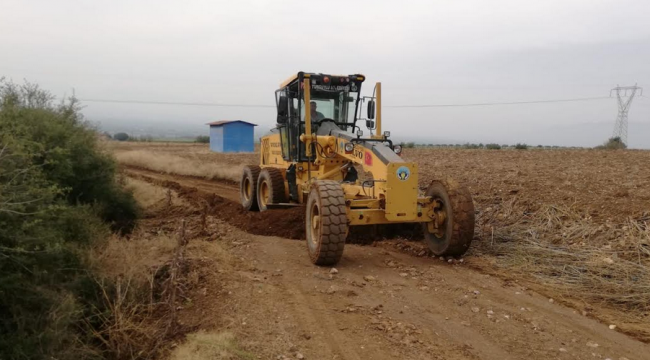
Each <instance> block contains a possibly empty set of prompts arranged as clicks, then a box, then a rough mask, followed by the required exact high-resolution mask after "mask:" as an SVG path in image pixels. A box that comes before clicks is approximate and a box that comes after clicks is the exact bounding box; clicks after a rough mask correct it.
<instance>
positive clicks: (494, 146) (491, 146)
mask: <svg viewBox="0 0 650 360" xmlns="http://www.w3.org/2000/svg"><path fill="white" fill-rule="evenodd" d="M485 148H486V149H489V150H501V145H499V144H486V145H485Z"/></svg>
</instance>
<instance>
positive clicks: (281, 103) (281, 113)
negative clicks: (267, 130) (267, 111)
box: [278, 96, 289, 124]
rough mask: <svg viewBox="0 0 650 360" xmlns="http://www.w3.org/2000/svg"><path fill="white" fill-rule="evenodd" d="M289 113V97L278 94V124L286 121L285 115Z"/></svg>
mask: <svg viewBox="0 0 650 360" xmlns="http://www.w3.org/2000/svg"><path fill="white" fill-rule="evenodd" d="M288 113H289V98H287V97H286V96H280V97H279V98H278V124H286V123H287V117H288V116H287V115H288Z"/></svg>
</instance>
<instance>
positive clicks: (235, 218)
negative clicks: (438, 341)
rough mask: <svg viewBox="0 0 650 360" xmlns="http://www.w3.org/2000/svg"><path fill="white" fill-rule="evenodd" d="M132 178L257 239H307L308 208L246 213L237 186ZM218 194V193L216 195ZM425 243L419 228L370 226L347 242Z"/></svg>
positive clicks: (354, 230) (134, 171) (142, 172)
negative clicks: (400, 240) (167, 191)
mask: <svg viewBox="0 0 650 360" xmlns="http://www.w3.org/2000/svg"><path fill="white" fill-rule="evenodd" d="M127 174H128V175H129V176H131V177H134V178H138V179H141V180H145V181H147V182H150V183H153V184H156V185H158V186H162V187H165V188H168V189H172V190H174V191H176V192H177V193H178V194H179V196H181V197H183V198H184V199H187V200H189V201H191V202H192V203H194V204H196V205H197V206H198V207H199V208H202V209H204V211H206V210H207V213H208V214H210V215H214V216H216V217H218V218H219V219H221V220H223V221H226V222H228V223H229V224H231V225H233V226H235V227H237V228H239V229H241V230H243V231H245V232H247V233H250V234H255V235H266V236H277V237H283V238H287V239H304V238H305V208H304V207H302V206H298V207H292V208H286V209H274V210H269V211H263V212H258V211H246V210H244V209H243V208H242V206H241V204H240V203H239V189H238V187H237V186H238V185H237V184H234V183H230V182H220V181H210V180H205V179H201V178H197V177H192V176H183V177H182V179H183V184H182V185H181V184H180V183H179V182H177V181H174V180H178V179H179V176H175V175H168V174H160V173H156V172H153V171H149V170H146V169H138V168H132V167H129V168H128V170H127ZM215 190H216V191H218V192H219V193H218V194H217V193H215V192H214V191H215ZM393 238H403V239H411V240H421V239H423V235H422V228H421V225H420V224H391V225H367V226H354V227H351V228H350V234H349V236H348V242H350V243H360V244H364V243H372V242H374V241H377V239H393Z"/></svg>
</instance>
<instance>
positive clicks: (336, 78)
mask: <svg viewBox="0 0 650 360" xmlns="http://www.w3.org/2000/svg"><path fill="white" fill-rule="evenodd" d="M304 78H309V79H310V80H312V81H314V82H316V83H329V82H332V84H337V83H342V82H343V81H347V82H350V81H354V82H357V83H362V82H363V81H364V80H365V79H366V77H365V76H363V75H361V74H352V75H329V74H323V73H307V72H304V71H300V72H298V73H297V74H295V75H291V76H290V77H289V78H288V79H286V80H285V81H283V82H282V83H280V89H282V88H285V87H287V86H290V85H292V84H293V83H295V82H298V81H302V79H304Z"/></svg>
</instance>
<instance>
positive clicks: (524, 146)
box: [515, 143, 528, 150]
mask: <svg viewBox="0 0 650 360" xmlns="http://www.w3.org/2000/svg"><path fill="white" fill-rule="evenodd" d="M515 149H517V150H528V145H526V144H520V143H517V145H515Z"/></svg>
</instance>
